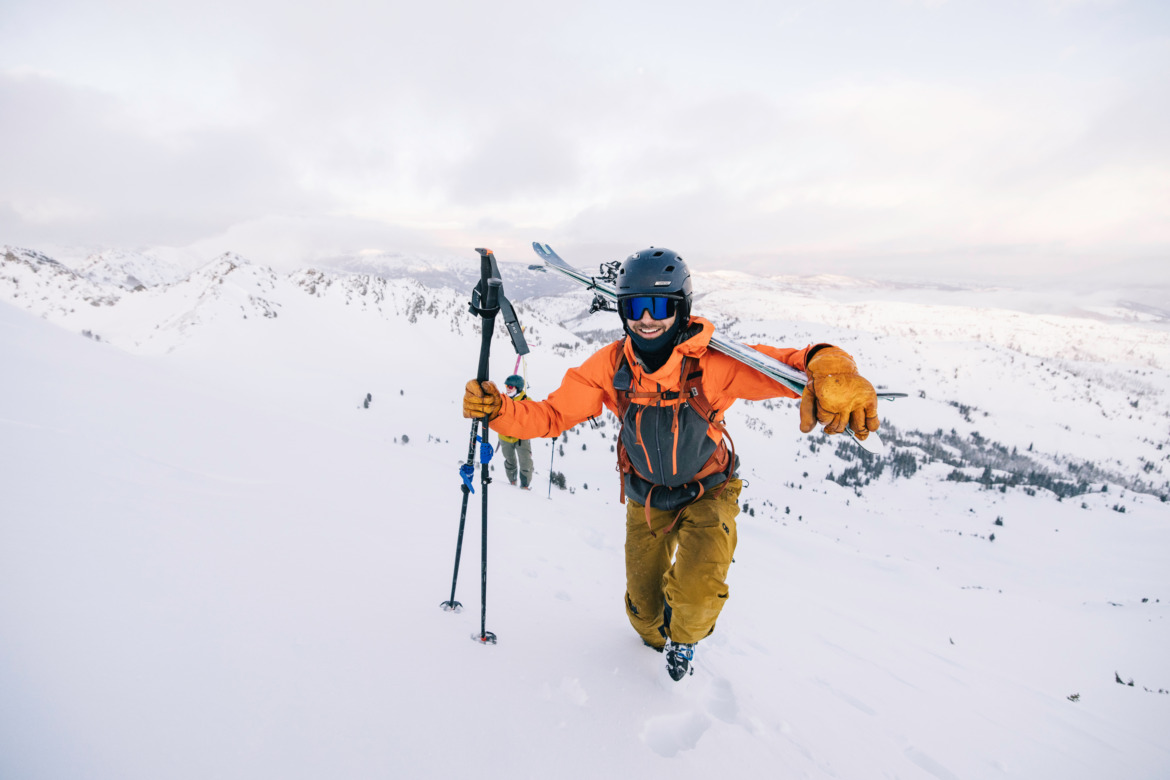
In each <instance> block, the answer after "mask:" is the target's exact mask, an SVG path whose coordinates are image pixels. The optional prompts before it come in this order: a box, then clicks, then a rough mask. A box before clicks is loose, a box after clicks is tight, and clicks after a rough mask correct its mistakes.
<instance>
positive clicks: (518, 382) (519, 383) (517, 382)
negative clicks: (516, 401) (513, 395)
mask: <svg viewBox="0 0 1170 780" xmlns="http://www.w3.org/2000/svg"><path fill="white" fill-rule="evenodd" d="M504 385H505V386H507V387H514V388H516V389H517V390H523V389H524V377H522V376H520V375H519V374H512V376H510V377H508V378H507V379H505V380H504Z"/></svg>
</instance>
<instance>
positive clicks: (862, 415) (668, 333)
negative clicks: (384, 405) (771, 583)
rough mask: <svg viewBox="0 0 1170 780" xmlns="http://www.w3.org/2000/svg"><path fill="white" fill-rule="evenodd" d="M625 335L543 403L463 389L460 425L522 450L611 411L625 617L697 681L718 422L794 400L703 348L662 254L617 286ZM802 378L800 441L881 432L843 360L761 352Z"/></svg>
mask: <svg viewBox="0 0 1170 780" xmlns="http://www.w3.org/2000/svg"><path fill="white" fill-rule="evenodd" d="M616 288H617V295H618V299H617V304H618V314H619V316H620V317H621V321H622V326H623V329H624V331H625V334H626V335H625V337H623V338H622V339H621V340H619V341H617V342H614V343H612V344H609V345H608V346H605V347H603V348H601V349H600V350H598V351H597V352H596V353H594V354H593V355H592V356H590V357H589V358H588V359H587V360H586V361H585V362H584V363H583V364H582V365H580V366H578V367H577V368H573V369H570V370H569V371H568V372H567V373H566V374H565V377H564V380H563V381H562V383H561V386H560V387H559V388H558V389H557V390H556V391H555V392H553V393H552V394H551V395H549V397H548V398H547V399H546V400H544V401H539V402H538V401H532V400H520V401H518V400H515V399H512V398H505V397H502V396H501V395H500V392H499V390H498V389H497V388H496V386H495V385H494V384H493V383H492V382H484V383H483V384H482V385H481V384H480V383H479V382H477V381H475V380H472V381H470V382H468V383H467V386H466V388H465V392H464V397H463V415H464V416H465V417H468V418H472V417H485V416H486V417H488V418H489V419H490V421H491V422H490V425H491V427H492V428H493V429H495V430H496V431H498V432H500V433H504V434H507V435H510V436H518V437H523V438H533V437H555V436H559V435H560V434H561V433H562V432H563V431H566V430H568V429H569V428H572V427H573V426H574V425H577V424H578V423H581V422H584V421H585V420H587V419H589V418H591V417H595V416H596V415H598V414H600V413H601V410H602V407H603V406H604V407H606V408H608V409H609V410H610V411H612V412H613V413H614V414H615V415H617V417H618V419H619V420H620V421H621V426H622V427H621V433H620V435H619V441H620V446H619V448H618V466H619V470H620V471H621V472H622V498H623V500H626V499H628V500H627V501H626V545H625V555H626V614H627V616H628V617H629V620H630V623H631V625H632V626H633V627H634V630H635V631H636V632H637V633H638V635H639V636H641V637H642V640H643V642H645V643H646V644H647V645H649V646H650V647H652V648H654V649H655V650H658V651H659V652H662V651H663V650H665V651H666V667H667V671H668V672H669V674H670V676H671V677H672V678H673V679H675V680H681V679H682V678H683V677H684V676H685V675H686V674H688V673H690V672H692V670H691V668H690V667H691V661H692V660H693V657H694V647H695V644H696V643H697V642H698V641H699V640H701V639H703V638H704V637H706V636H708V635H709V634H711V632H712V631H714V630H715V621H716V619H717V618H718V617H719V612H720V610H721V609H722V608H723V605H724V604H725V603H726V601H727V597H728V587H727V583H726V579H727V571H728V568H729V567H730V565H731V559H732V555H733V554H734V552H735V545H736V525H735V518H736V516H737V515H738V514H739V505H738V503H737V500H738V497H739V493H740V489H741V488H742V487H743V483H742V481H741V480H740V479H739V477H738V469H739V461H738V458H737V457H736V456H735V450H734V444H732V442H731V439H730V436H728V435H726V433H727V432H726V429H725V428H724V425H723V415H724V413H725V412H726V411H727V409H728V408H729V407H730V406H731V405H732V403H734V401H735V400H736V399H737V398H743V399H747V400H764V399H767V398H779V397H788V398H795V397H796V393H794V392H792V391H791V390H789V389H788V388H786V387H784V386H783V385H781V384H779V383H778V382H776V381H775V380H773V379H771V378H769V377H766V376H764V375H763V374H761V373H759V372H757V371H754V370H753V369H751V368H749V367H747V366H745V365H744V364H742V363H740V362H738V361H736V360H735V359H733V358H731V357H729V356H727V355H724V354H722V353H720V352H716V351H715V350H713V349H708V343H709V341H710V339H711V336H712V335H713V333H714V330H715V328H714V326H713V325H712V324H711V323H710V322H709V321H708V320H706V319H703V318H702V317H696V316H692V315H691V297H692V296H691V278H690V272H689V271H688V269H687V266H686V263H684V262H683V260H682V258H681V257H679V256H678V255H677V254H676V253H675V252H672V251H670V250H668V249H655V248H653V247H651V248H650V249H645V250H642V251H641V252H637V253H635V254H633V255H630V256H629V257H628V258H627V259H626V260H625V262H624V263H623V264H622V265H621V268H620V269H619V271H618V276H617V285H616ZM756 349H759V350H760V351H761V352H764V353H765V354H768V355H771V356H772V357H774V358H776V359H778V360H780V361H782V362H784V363H787V364H788V365H790V366H792V367H794V368H797V369H799V370H802V371H805V372H806V373H807V374H808V375H809V381H808V384H807V386H806V388H805V391H804V395H803V396H802V397H801V401H800V429H801V431H803V432H805V433H808V432H809V431H811V430H812V429H813V428H814V427H815V426H816V424H817V422H821V423H823V424H824V430H825V433H828V434H837V433H843V432H844V431H845V429H846V427H849V428H851V429H852V430H853V432H854V434H855V435H856V436H857V438H859V439H864V438H866V437H867V436H868V435H869V432H870V431H876V430H877V429H878V426H879V420H878V417H877V395H876V392H875V391H874V388H873V385H871V384H870V383H869V382H868V381H866V380H865V379H864V378H862V377H861V376H860V375H858V373H857V367H856V365H855V364H854V362H853V359H852V358H851V357H850V356H849V355H848V354H847V353H845V352H844V351H843V350H841V349H839V348H837V347H834V346H831V345H828V344H816V345H810V346H807V347H805V348H804V349H790V348H778V347H770V346H757V347H756Z"/></svg>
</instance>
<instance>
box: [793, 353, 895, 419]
mask: <svg viewBox="0 0 1170 780" xmlns="http://www.w3.org/2000/svg"><path fill="white" fill-rule="evenodd" d="M807 368H808V371H807V373H808V377H809V380H808V384H807V385H805V388H804V395H803V396H801V398H800V430H801V431H803V432H804V433H808V432H809V431H811V430H812V429H813V428H815V427H816V425H817V423H818V422H821V423H824V425H825V433H828V434H834V433H844V432H845V428H846V427H849V428H851V429H852V430H853V433H854V435H856V436H857V438H858V439H865V438H866V437H867V436H869V433H870V431H876V430H877V429H878V428H879V427H880V426H881V421H880V420H879V419H878V416H877V391H876V390H874V389H873V385H871V384H870V383H869V382H868V381H867V380H866V379H865V378H864V377H862V376H860V375H859V374H858V373H857V364H856V363H854V362H853V358H851V357H850V356H849V354H848V353H847V352H845V350H843V349H838V348H837V347H823V348H821V349H819V350H818V351H817V352H816V354H814V355H813V356H812V359H811V360H809V361H808V366H807Z"/></svg>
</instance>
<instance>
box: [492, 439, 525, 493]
mask: <svg viewBox="0 0 1170 780" xmlns="http://www.w3.org/2000/svg"><path fill="white" fill-rule="evenodd" d="M500 452H502V453H504V471H505V473H507V475H508V481H509V482H512V483H515V482H516V472H517V468H516V461H517V459H519V461H520V468H519V469H518V470H519V472H520V486H521V487H527V486H528V485H529V484H531V482H532V442H530V441H528V440H527V439H521V440H520V441H504V440H503V439H500Z"/></svg>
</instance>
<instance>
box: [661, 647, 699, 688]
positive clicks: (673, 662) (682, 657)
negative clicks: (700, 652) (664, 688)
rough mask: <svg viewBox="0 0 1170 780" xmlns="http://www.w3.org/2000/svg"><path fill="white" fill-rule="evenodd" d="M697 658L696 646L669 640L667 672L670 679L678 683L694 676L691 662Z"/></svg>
mask: <svg viewBox="0 0 1170 780" xmlns="http://www.w3.org/2000/svg"><path fill="white" fill-rule="evenodd" d="M694 658H695V646H694V645H693V644H689V645H688V644H686V643H685V642H675V641H674V640H668V641H667V643H666V671H667V673H668V674H669V675H670V679H672V680H674V681H675V682H678V681H679V680H681V679H682V678H684V677H686V676H687V675H688V674H694V673H695V670H694V669H693V668H691V661H693V660H694Z"/></svg>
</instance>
